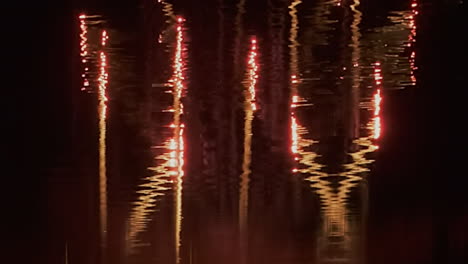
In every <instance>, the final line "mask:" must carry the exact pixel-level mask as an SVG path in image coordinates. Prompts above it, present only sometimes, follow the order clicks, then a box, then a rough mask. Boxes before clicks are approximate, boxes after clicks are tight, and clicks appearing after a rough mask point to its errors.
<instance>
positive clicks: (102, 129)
mask: <svg viewBox="0 0 468 264" xmlns="http://www.w3.org/2000/svg"><path fill="white" fill-rule="evenodd" d="M107 38H108V36H107V33H106V31H103V32H102V40H101V43H102V44H103V47H102V50H101V52H100V53H99V77H98V87H99V90H98V101H99V110H98V111H99V204H100V228H101V245H102V246H103V248H105V247H106V243H107V172H106V116H107V101H108V98H107V94H106V93H107V83H108V73H107V66H108V63H107V56H106V52H105V51H104V45H105V39H107Z"/></svg>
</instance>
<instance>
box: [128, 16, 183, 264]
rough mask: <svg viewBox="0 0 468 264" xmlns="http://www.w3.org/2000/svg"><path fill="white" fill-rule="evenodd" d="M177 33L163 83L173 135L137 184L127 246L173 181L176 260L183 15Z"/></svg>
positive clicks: (179, 222) (179, 220)
mask: <svg viewBox="0 0 468 264" xmlns="http://www.w3.org/2000/svg"><path fill="white" fill-rule="evenodd" d="M176 21H177V25H176V30H177V35H176V40H175V41H176V43H175V44H176V45H175V50H174V57H173V65H172V70H173V73H172V77H171V79H170V80H169V81H168V84H166V85H164V86H165V87H172V89H171V90H170V91H169V93H171V94H172V96H173V104H172V106H171V109H170V111H167V112H169V113H172V117H173V118H172V119H173V120H172V123H171V124H170V125H169V126H168V128H170V129H171V130H172V135H171V137H170V138H168V139H167V140H166V141H165V143H164V144H163V146H162V147H161V149H162V150H163V153H162V154H160V155H159V156H157V157H156V160H157V161H159V162H161V163H160V164H159V165H158V166H156V167H150V168H149V170H151V171H152V172H154V173H155V174H154V175H153V176H151V177H148V178H146V179H145V183H143V184H142V185H140V188H141V189H142V190H140V191H139V192H138V193H139V194H140V197H139V198H138V200H137V202H135V207H134V208H133V211H132V214H131V216H130V219H129V223H130V228H129V234H128V237H129V239H128V240H129V241H130V243H131V245H130V250H132V249H133V248H135V246H138V244H137V242H138V241H139V240H138V234H140V233H142V232H144V231H145V230H146V228H147V224H148V223H149V222H150V221H151V214H152V213H153V212H155V211H156V205H157V204H156V203H157V201H158V198H160V197H162V196H164V195H165V192H166V191H167V190H169V189H171V188H170V185H171V184H172V187H173V190H174V192H175V200H174V209H175V210H174V213H175V216H174V221H175V232H174V234H175V238H174V239H175V245H174V247H175V252H176V262H177V263H179V262H180V246H181V240H180V235H181V230H182V191H183V189H182V184H183V180H182V179H183V176H184V151H185V146H184V145H185V144H184V130H185V126H184V123H183V122H182V115H183V112H184V111H183V109H184V107H183V103H182V96H183V92H184V89H185V84H184V83H185V77H184V70H185V43H184V41H185V40H184V29H183V22H184V21H185V20H184V19H183V18H181V17H179V18H177V20H176Z"/></svg>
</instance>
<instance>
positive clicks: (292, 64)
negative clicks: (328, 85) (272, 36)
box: [288, 0, 302, 97]
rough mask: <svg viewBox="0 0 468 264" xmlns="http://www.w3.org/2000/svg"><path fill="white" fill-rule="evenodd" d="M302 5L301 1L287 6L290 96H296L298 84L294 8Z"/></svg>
mask: <svg viewBox="0 0 468 264" xmlns="http://www.w3.org/2000/svg"><path fill="white" fill-rule="evenodd" d="M300 3H302V1H301V0H295V1H294V2H292V3H291V4H290V5H289V7H288V8H289V15H290V16H291V30H290V33H289V41H290V44H289V48H290V52H289V54H290V57H291V59H290V60H291V61H290V71H291V73H290V75H291V84H292V85H291V95H292V96H293V97H294V96H297V93H298V91H297V84H298V83H299V81H298V79H297V77H298V75H299V69H298V51H297V49H298V47H299V43H298V42H297V34H298V31H299V19H298V17H297V8H296V6H297V5H299V4H300Z"/></svg>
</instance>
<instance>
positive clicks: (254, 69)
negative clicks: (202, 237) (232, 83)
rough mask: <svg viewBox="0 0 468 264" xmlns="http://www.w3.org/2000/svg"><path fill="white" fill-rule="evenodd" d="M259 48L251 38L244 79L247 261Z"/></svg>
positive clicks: (242, 213)
mask: <svg viewBox="0 0 468 264" xmlns="http://www.w3.org/2000/svg"><path fill="white" fill-rule="evenodd" d="M257 56H258V48H257V40H256V39H255V38H252V39H251V42H250V51H249V54H248V58H247V65H248V67H247V73H246V78H245V81H244V86H245V90H244V98H245V99H244V113H245V120H244V155H243V160H242V174H241V176H240V180H241V181H240V191H239V192H240V193H239V229H240V235H241V247H242V249H243V250H242V259H243V262H245V261H246V260H245V257H246V252H245V248H246V247H247V220H248V209H249V182H250V172H251V171H250V164H251V161H252V157H251V156H252V121H253V117H254V112H255V111H256V110H257V106H256V103H255V93H256V91H255V90H256V85H257V80H258V62H257Z"/></svg>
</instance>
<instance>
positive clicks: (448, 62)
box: [2, 0, 468, 263]
mask: <svg viewBox="0 0 468 264" xmlns="http://www.w3.org/2000/svg"><path fill="white" fill-rule="evenodd" d="M75 1H77V2H78V0H75ZM29 2H31V3H29ZM108 2H110V1H108ZM423 2H429V1H427V0H426V1H423ZM437 2H438V3H439V4H438V5H440V8H436V9H434V12H433V13H432V14H427V13H423V15H422V16H421V17H422V18H421V19H422V21H421V25H422V26H421V32H422V33H421V34H420V35H418V38H419V40H418V44H420V45H421V47H419V48H420V49H421V53H420V54H421V55H419V57H420V59H421V60H424V65H426V68H425V69H421V73H420V74H421V76H420V78H419V79H420V80H421V82H423V83H426V84H430V85H426V87H428V89H427V90H424V91H421V90H417V91H414V93H415V94H413V95H412V96H411V97H410V98H411V99H414V101H411V102H408V103H407V109H395V112H396V113H398V112H399V111H401V112H402V114H403V112H404V111H408V112H407V113H406V115H404V116H405V119H403V121H401V120H400V122H403V123H400V124H395V127H398V130H397V132H396V133H398V134H400V135H401V139H402V141H403V142H406V143H409V142H412V143H414V142H416V144H412V145H413V146H420V147H421V148H424V149H425V150H427V151H426V152H425V153H424V154H422V156H423V157H420V158H417V159H413V158H414V156H413V155H412V154H414V153H416V152H418V151H419V152H418V153H420V150H415V149H401V153H402V155H407V157H408V159H413V160H408V161H407V162H413V161H414V167H415V169H417V168H425V169H424V171H425V172H426V173H427V177H431V181H429V183H427V186H423V187H424V188H426V189H427V191H418V192H420V193H421V195H420V196H418V197H419V198H418V199H419V200H418V199H416V198H414V196H412V195H411V192H413V191H414V189H412V187H414V186H401V191H400V192H399V193H400V194H401V195H403V197H406V198H407V199H408V207H409V209H411V208H412V207H418V208H420V207H430V208H429V210H431V211H432V213H433V214H434V216H435V217H434V219H435V220H436V221H435V223H434V231H435V232H437V235H436V236H437V237H438V238H439V239H438V240H437V243H436V245H435V252H434V261H435V262H434V263H461V262H457V261H458V260H459V259H454V260H453V262H446V261H445V256H446V255H449V254H450V250H451V249H450V247H449V246H448V244H447V243H448V241H449V240H451V239H452V238H453V237H454V236H455V235H456V231H455V233H454V232H453V231H452V232H448V231H447V230H448V229H447V228H446V226H447V225H449V224H450V223H453V221H455V219H459V218H458V217H460V215H462V214H463V212H464V214H465V217H466V214H467V201H468V199H467V197H468V195H466V193H467V192H466V186H467V185H466V183H467V182H468V181H467V180H466V176H467V175H466V168H465V163H466V161H465V159H466V154H465V152H466V151H465V149H466V143H465V142H466V135H467V134H468V133H467V132H468V131H467V130H466V124H465V123H466V120H467V118H466V113H467V111H466V109H465V106H466V102H465V101H466V98H467V97H466V96H465V95H466V88H467V84H466V77H465V76H466V75H467V73H466V69H467V67H466V58H464V59H462V55H464V56H465V57H466V53H467V52H466V47H468V45H466V36H465V35H466V32H467V30H466V26H464V25H462V22H465V23H466V21H465V20H466V19H464V18H463V16H466V15H465V14H466V13H464V14H462V12H463V11H466V4H465V10H461V9H459V8H458V9H455V8H453V7H452V8H451V6H452V5H443V4H441V3H442V2H443V1H437ZM447 2H449V1H447ZM112 3H115V1H112ZM22 5H24V7H23V6H22ZM13 10H14V11H13ZM454 10H458V13H456V12H455V11H454ZM2 11H3V12H2V13H3V15H2V16H3V19H4V20H5V22H4V23H3V26H4V27H3V36H4V37H3V38H2V40H3V42H4V43H6V44H7V48H4V49H3V52H4V54H6V55H7V56H6V57H4V59H3V63H4V66H6V67H8V68H9V69H8V70H7V72H6V73H4V76H3V78H4V79H3V84H4V85H3V91H4V92H5V91H7V93H6V94H5V93H4V96H3V100H4V102H7V103H6V104H4V106H5V108H6V115H3V116H4V117H6V118H4V120H3V122H2V123H3V125H4V126H3V130H4V131H7V136H6V137H4V142H5V143H6V144H5V145H6V149H5V148H4V153H5V154H6V156H7V160H6V161H7V162H6V165H7V171H6V172H5V173H4V174H3V178H4V179H6V180H7V181H6V182H4V183H3V189H4V190H6V192H5V191H4V192H3V194H4V195H5V198H4V201H3V203H2V204H4V205H6V206H4V207H3V213H2V215H3V218H4V219H5V220H7V225H4V226H3V229H4V230H6V233H7V237H6V238H4V241H6V242H7V243H8V244H9V245H10V246H12V247H13V250H11V251H9V252H10V253H11V254H7V257H6V258H7V260H8V259H9V258H10V257H11V260H12V261H5V262H4V263H28V262H29V261H28V262H26V261H25V260H26V259H28V260H29V259H31V260H35V261H34V263H38V262H39V263H44V262H42V261H41V259H42V258H41V257H40V256H41V255H44V252H45V247H46V246H47V229H46V226H47V217H48V215H47V204H46V202H45V195H46V194H45V192H46V189H45V188H44V187H45V186H46V182H47V179H48V176H49V175H50V171H51V169H53V168H57V167H64V166H67V164H69V162H70V160H67V158H66V155H65V153H66V152H67V149H68V148H70V146H71V142H70V132H71V131H70V121H69V120H70V117H71V107H70V106H71V98H72V91H71V89H70V87H72V85H71V83H72V80H73V78H74V77H73V70H72V69H73V60H72V58H73V55H72V54H73V50H74V49H75V50H76V49H77V45H76V43H77V41H75V40H76V36H74V35H73V32H72V31H71V30H69V29H70V28H72V27H73V23H75V22H74V16H73V14H74V13H73V9H72V3H71V2H70V1H55V2H53V3H52V2H47V3H44V2H38V1H28V3H26V2H21V3H18V6H17V7H16V8H14V9H8V8H6V7H5V8H2ZM427 43H430V44H427ZM454 65H458V66H454ZM11 70H13V71H12V72H10V71H11ZM5 79H8V80H10V79H11V82H8V81H7V82H4V81H5ZM7 83H8V84H7ZM10 92H11V95H10ZM390 122H392V121H390ZM395 144H397V143H395ZM410 167H411V166H410ZM386 168H388V171H387V173H388V174H389V175H391V174H392V171H393V170H395V171H397V168H394V167H392V166H390V165H388V167H386ZM394 176H395V175H394ZM410 176H411V173H410V172H409V173H408V175H401V176H400V177H410ZM397 179H398V175H397ZM414 181H417V179H414ZM381 184H385V183H381ZM388 206H389V207H390V206H391V205H388ZM392 210H393V212H396V213H399V212H401V211H403V210H404V209H402V208H393V209H392ZM444 216H447V217H444ZM465 228H466V227H465ZM465 233H466V230H465ZM465 241H466V239H465ZM8 255H11V256H8ZM37 256H39V259H38V257H37ZM18 260H19V261H18ZM38 260H39V261H38ZM2 262H3V259H2ZM30 263H31V262H30Z"/></svg>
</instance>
